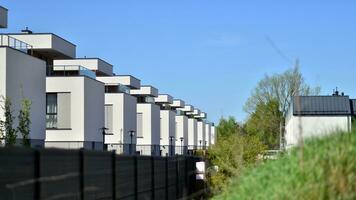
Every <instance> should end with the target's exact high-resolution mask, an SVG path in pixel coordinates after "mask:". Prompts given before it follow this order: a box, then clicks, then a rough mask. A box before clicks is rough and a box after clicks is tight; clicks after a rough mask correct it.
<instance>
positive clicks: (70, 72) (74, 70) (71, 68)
mask: <svg viewBox="0 0 356 200" xmlns="http://www.w3.org/2000/svg"><path fill="white" fill-rule="evenodd" d="M47 76H86V77H89V78H93V79H96V74H95V72H93V71H91V70H89V69H87V68H85V67H83V66H80V65H48V66H47Z"/></svg>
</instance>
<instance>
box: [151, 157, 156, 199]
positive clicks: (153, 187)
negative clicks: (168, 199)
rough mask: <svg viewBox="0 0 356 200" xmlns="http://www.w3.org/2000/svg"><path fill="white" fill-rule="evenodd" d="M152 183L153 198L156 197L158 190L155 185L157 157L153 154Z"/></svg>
mask: <svg viewBox="0 0 356 200" xmlns="http://www.w3.org/2000/svg"><path fill="white" fill-rule="evenodd" d="M151 168H152V170H151V177H152V178H151V181H152V182H151V184H152V199H155V192H156V187H155V157H154V156H151Z"/></svg>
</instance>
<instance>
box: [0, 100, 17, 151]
mask: <svg viewBox="0 0 356 200" xmlns="http://www.w3.org/2000/svg"><path fill="white" fill-rule="evenodd" d="M2 99H3V102H4V105H3V106H2V109H3V110H4V118H5V121H3V120H2V121H1V127H2V132H3V134H5V143H6V145H9V146H11V145H14V144H15V143H16V138H17V130H16V129H15V128H13V123H14V119H15V117H14V116H13V115H12V110H11V106H12V103H11V99H10V97H2Z"/></svg>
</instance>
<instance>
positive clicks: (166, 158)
mask: <svg viewBox="0 0 356 200" xmlns="http://www.w3.org/2000/svg"><path fill="white" fill-rule="evenodd" d="M164 159H165V162H166V166H165V168H166V171H165V177H166V187H165V189H166V199H167V200H168V199H169V191H168V178H169V177H168V174H169V173H168V156H166V157H165V158H164Z"/></svg>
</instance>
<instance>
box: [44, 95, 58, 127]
mask: <svg viewBox="0 0 356 200" xmlns="http://www.w3.org/2000/svg"><path fill="white" fill-rule="evenodd" d="M57 110H58V109H57V94H56V93H48V94H47V95H46V128H57Z"/></svg>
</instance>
